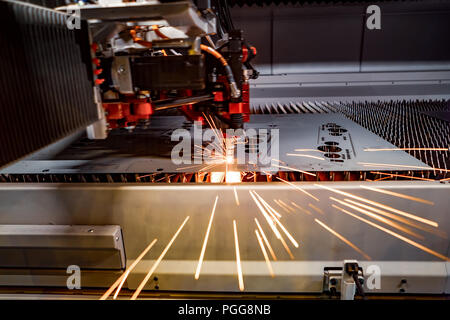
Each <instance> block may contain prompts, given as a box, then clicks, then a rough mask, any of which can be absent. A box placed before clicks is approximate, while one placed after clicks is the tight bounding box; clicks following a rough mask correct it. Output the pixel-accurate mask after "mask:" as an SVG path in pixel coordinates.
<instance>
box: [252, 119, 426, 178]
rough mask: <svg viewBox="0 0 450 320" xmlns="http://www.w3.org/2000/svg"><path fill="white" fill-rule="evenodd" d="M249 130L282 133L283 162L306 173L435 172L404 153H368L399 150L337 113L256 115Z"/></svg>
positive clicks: (281, 149)
mask: <svg viewBox="0 0 450 320" xmlns="http://www.w3.org/2000/svg"><path fill="white" fill-rule="evenodd" d="M248 128H255V129H260V128H267V129H279V135H280V143H279V153H280V155H279V160H281V161H282V162H284V164H283V166H289V167H292V168H297V169H301V170H305V171H369V170H392V171H393V170H405V167H404V166H406V168H407V170H427V169H431V168H430V167H428V166H427V165H426V164H424V163H423V162H421V161H419V160H417V159H416V158H414V157H412V156H410V155H409V154H407V153H406V152H403V151H383V152H367V151H365V149H368V148H371V149H382V148H387V149H398V148H397V147H396V146H394V145H392V144H391V143H389V142H387V141H385V140H384V139H382V138H380V137H378V136H377V135H375V134H373V133H372V132H370V131H368V130H367V129H365V128H363V127H361V126H360V125H358V124H357V123H355V122H353V121H351V120H349V119H347V118H346V117H345V116H343V115H341V114H337V113H326V114H299V115H297V114H287V115H252V117H251V122H250V123H249V124H248ZM371 164H373V165H371ZM396 165H400V166H396ZM286 171H289V170H286Z"/></svg>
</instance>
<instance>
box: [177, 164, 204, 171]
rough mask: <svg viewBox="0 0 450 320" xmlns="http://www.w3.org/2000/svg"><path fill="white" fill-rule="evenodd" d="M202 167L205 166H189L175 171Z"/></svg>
mask: <svg viewBox="0 0 450 320" xmlns="http://www.w3.org/2000/svg"><path fill="white" fill-rule="evenodd" d="M201 165H203V164H196V165H193V166H188V167H182V168H176V169H175V170H177V171H178V170H186V169H191V168H195V167H200V166H201Z"/></svg>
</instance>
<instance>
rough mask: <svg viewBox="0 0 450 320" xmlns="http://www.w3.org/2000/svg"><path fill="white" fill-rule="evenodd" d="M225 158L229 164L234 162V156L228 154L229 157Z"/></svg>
mask: <svg viewBox="0 0 450 320" xmlns="http://www.w3.org/2000/svg"><path fill="white" fill-rule="evenodd" d="M225 160H226V162H227V163H228V164H232V163H233V162H234V157H233V156H227V157H226V158H225Z"/></svg>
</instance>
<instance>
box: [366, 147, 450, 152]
mask: <svg viewBox="0 0 450 320" xmlns="http://www.w3.org/2000/svg"><path fill="white" fill-rule="evenodd" d="M364 151H368V152H376V151H450V148H385V149H374V148H367V149H364Z"/></svg>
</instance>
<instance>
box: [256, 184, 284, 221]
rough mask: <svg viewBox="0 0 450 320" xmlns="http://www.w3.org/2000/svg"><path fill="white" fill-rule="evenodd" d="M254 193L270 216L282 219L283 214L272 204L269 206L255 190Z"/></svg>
mask: <svg viewBox="0 0 450 320" xmlns="http://www.w3.org/2000/svg"><path fill="white" fill-rule="evenodd" d="M253 193H254V194H255V195H256V196H257V197H258V199H259V201H261V203H262V204H263V205H264V207H265V208H266V209H267V212H269V214H270V215H272V216H273V215H275V216H277V217H278V218H281V214H280V213H279V212H278V211H277V210H275V209H274V208H273V207H272V206H271V205H270V204H268V203H267V202H266V201H265V200H264V199H263V198H262V197H261V196H260V195H259V194H258V193H257V192H256V191H255V190H253Z"/></svg>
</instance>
